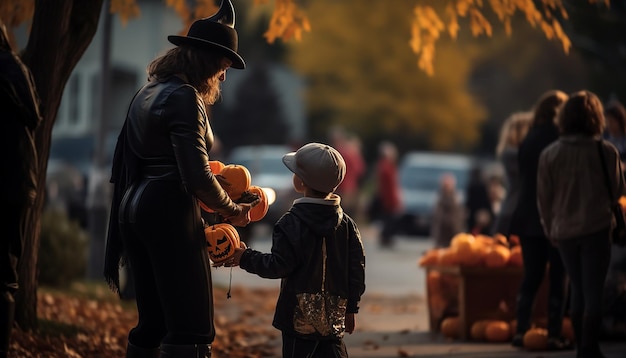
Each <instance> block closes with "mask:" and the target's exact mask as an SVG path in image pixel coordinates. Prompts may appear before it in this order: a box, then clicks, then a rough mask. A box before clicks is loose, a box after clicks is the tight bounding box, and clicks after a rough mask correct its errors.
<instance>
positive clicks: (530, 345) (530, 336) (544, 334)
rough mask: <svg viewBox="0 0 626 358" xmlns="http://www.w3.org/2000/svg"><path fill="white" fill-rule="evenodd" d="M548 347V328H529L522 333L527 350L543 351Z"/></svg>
mask: <svg viewBox="0 0 626 358" xmlns="http://www.w3.org/2000/svg"><path fill="white" fill-rule="evenodd" d="M547 347H548V330H546V329H545V328H531V329H529V330H528V331H526V333H525V334H524V348H526V349H528V350H529V351H543V350H545V349H546V348H547Z"/></svg>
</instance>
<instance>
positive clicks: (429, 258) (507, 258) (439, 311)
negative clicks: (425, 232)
mask: <svg viewBox="0 0 626 358" xmlns="http://www.w3.org/2000/svg"><path fill="white" fill-rule="evenodd" d="M418 264H419V265H420V266H422V267H436V266H464V267H485V268H494V269H497V268H503V267H522V266H523V260H522V249H521V246H520V245H519V239H518V238H516V237H514V236H513V237H511V238H509V239H507V238H506V237H505V236H504V235H501V234H496V235H494V236H493V237H491V236H486V235H472V234H470V233H459V234H457V235H455V236H454V237H453V238H452V240H451V241H450V246H448V247H442V248H433V249H431V250H428V251H427V252H426V253H424V255H423V256H422V257H421V258H420V259H419V261H418ZM426 284H427V285H428V290H427V292H428V295H429V297H428V300H429V305H430V310H431V314H432V315H433V316H434V317H444V316H445V315H446V312H447V310H448V309H449V307H454V306H456V305H458V289H459V278H458V277H457V276H455V275H451V274H446V273H445V272H440V271H438V270H436V269H433V270H429V272H428V275H427V277H426ZM439 329H440V332H441V333H442V334H443V336H445V337H447V338H451V339H457V338H458V337H459V332H460V329H461V327H460V322H459V317H458V316H454V315H450V316H448V317H445V318H444V319H443V320H441V324H440V326H439ZM515 329H516V320H512V321H510V322H508V321H505V320H500V319H481V320H478V321H476V322H473V323H472V324H471V327H470V332H469V337H470V338H471V339H472V340H474V341H482V342H494V343H495V342H508V341H510V340H511V339H512V337H513V335H514V333H515ZM562 333H563V336H564V337H565V338H568V339H569V340H571V341H573V340H574V337H573V336H574V334H573V329H572V324H571V321H570V319H569V318H567V317H566V318H564V319H563V329H562ZM547 340H548V331H547V330H546V322H545V320H540V321H537V322H534V324H533V327H532V328H531V329H529V330H528V331H527V332H526V334H525V335H524V348H525V349H527V350H533V351H535V350H536V351H540V350H545V349H546V346H547Z"/></svg>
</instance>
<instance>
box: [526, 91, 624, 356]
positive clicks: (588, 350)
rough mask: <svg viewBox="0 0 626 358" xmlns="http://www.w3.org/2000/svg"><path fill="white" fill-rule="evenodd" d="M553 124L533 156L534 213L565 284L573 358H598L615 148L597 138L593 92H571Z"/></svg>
mask: <svg viewBox="0 0 626 358" xmlns="http://www.w3.org/2000/svg"><path fill="white" fill-rule="evenodd" d="M558 123H559V127H560V129H561V136H560V138H559V140H558V141H556V142H555V143H553V144H552V145H550V146H549V147H547V148H546V149H545V150H544V151H543V152H542V153H541V157H540V158H539V168H538V180H537V199H538V203H539V212H540V214H541V219H542V223H543V227H544V229H545V232H546V235H547V236H548V237H549V238H550V240H552V242H553V243H554V244H555V245H557V247H558V250H559V252H560V253H561V257H562V258H563V263H564V264H565V268H566V269H567V273H568V274H569V277H570V280H571V287H572V303H571V304H572V306H571V311H572V315H571V316H572V325H573V328H574V336H575V337H576V350H577V355H576V357H578V358H602V357H604V355H603V354H602V351H601V350H600V343H599V336H600V331H601V326H602V312H603V307H602V302H603V300H602V296H603V291H604V282H605V280H606V275H607V272H608V268H609V262H610V260H611V229H612V225H614V224H613V220H614V219H613V215H612V210H611V207H612V206H613V205H614V204H615V203H617V201H618V199H619V197H620V196H621V195H622V193H624V188H625V185H624V174H623V171H622V167H621V161H620V158H619V153H618V151H617V149H616V148H615V147H614V146H613V145H611V144H610V143H609V142H608V141H603V140H602V139H601V134H602V129H603V127H604V116H603V109H602V102H600V100H599V99H598V97H597V96H596V95H595V94H593V93H591V92H589V91H580V92H576V93H573V94H571V95H570V97H569V99H568V101H567V102H566V103H565V105H564V107H563V110H562V111H561V113H560V115H559V121H558ZM607 184H608V185H609V187H607ZM610 196H612V198H609V197H610Z"/></svg>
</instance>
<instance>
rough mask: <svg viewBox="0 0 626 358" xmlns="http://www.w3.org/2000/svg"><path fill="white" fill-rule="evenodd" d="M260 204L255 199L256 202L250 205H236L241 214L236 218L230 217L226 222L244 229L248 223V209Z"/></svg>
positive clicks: (258, 200)
mask: <svg viewBox="0 0 626 358" xmlns="http://www.w3.org/2000/svg"><path fill="white" fill-rule="evenodd" d="M260 202H261V199H259V198H257V199H256V200H254V201H252V202H250V203H240V204H237V205H239V207H240V208H241V212H240V213H239V215H237V216H231V217H229V218H228V219H227V220H228V222H229V223H230V224H231V225H235V226H239V227H244V226H246V225H248V224H249V223H250V209H252V208H253V207H254V206H256V205H257V204H258V203H260Z"/></svg>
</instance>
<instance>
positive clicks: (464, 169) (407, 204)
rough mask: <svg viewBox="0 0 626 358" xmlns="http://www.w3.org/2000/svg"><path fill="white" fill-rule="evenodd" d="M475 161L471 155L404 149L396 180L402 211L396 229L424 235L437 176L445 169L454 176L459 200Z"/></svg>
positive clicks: (444, 172) (426, 231)
mask: <svg viewBox="0 0 626 358" xmlns="http://www.w3.org/2000/svg"><path fill="white" fill-rule="evenodd" d="M474 165H475V161H474V159H473V158H472V157H471V156H467V155H462V154H449V153H437V152H408V153H406V154H405V155H404V156H403V157H402V160H401V162H400V166H399V180H400V190H401V195H402V200H403V204H404V215H403V217H402V219H401V222H400V224H399V226H400V228H399V229H400V232H403V233H405V234H407V235H418V236H427V235H429V233H430V226H431V222H432V218H433V211H434V207H435V204H436V202H437V198H438V193H439V185H440V180H441V176H442V175H443V174H446V173H450V174H453V175H454V176H455V177H456V186H457V192H458V195H459V200H460V202H461V203H463V202H464V199H465V189H466V187H467V183H468V181H469V175H470V170H471V168H472V167H473V166H474Z"/></svg>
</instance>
